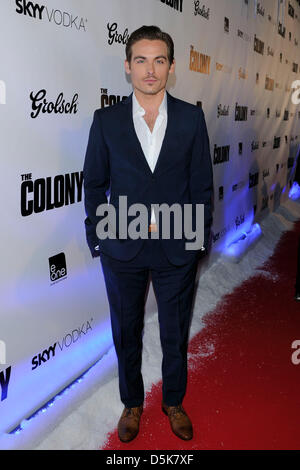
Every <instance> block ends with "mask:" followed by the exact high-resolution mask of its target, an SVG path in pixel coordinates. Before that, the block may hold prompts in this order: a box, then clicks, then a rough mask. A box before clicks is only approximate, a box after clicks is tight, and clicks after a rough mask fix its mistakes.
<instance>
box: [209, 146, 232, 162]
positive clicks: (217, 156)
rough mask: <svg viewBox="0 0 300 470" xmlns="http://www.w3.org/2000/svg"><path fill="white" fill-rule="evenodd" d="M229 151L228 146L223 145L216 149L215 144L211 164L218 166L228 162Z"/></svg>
mask: <svg viewBox="0 0 300 470" xmlns="http://www.w3.org/2000/svg"><path fill="white" fill-rule="evenodd" d="M229 151H230V145H223V146H221V147H218V146H217V144H215V146H214V158H213V164H214V165H218V164H219V163H224V162H228V161H229Z"/></svg>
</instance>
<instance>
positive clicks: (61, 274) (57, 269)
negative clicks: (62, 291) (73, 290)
mask: <svg viewBox="0 0 300 470" xmlns="http://www.w3.org/2000/svg"><path fill="white" fill-rule="evenodd" d="M49 270H50V281H51V282H52V283H53V284H55V283H57V282H58V281H61V280H62V279H65V278H66V277H67V263H66V255H65V253H58V254H57V255H55V256H51V257H50V258H49Z"/></svg>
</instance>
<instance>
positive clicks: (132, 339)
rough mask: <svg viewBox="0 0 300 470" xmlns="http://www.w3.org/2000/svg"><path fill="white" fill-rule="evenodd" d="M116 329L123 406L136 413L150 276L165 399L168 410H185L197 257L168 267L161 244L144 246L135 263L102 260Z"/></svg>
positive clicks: (151, 241) (141, 396) (141, 390)
mask: <svg viewBox="0 0 300 470" xmlns="http://www.w3.org/2000/svg"><path fill="white" fill-rule="evenodd" d="M100 260H101V264H102V270H103V274H104V279H105V284H106V290H107V296H108V301H109V305H110V315H111V326H112V334H113V340H114V345H115V349H116V354H117V357H118V367H119V388H120V397H121V401H122V402H123V403H124V405H125V406H126V407H129V408H131V407H136V406H139V405H141V404H142V403H143V401H144V384H143V378H142V374H141V363H142V334H143V326H144V308H145V302H146V297H147V288H148V284H149V274H150V275H151V279H152V284H153V290H154V293H155V297H156V301H157V308H158V320H159V328H160V342H161V347H162V353H163V362H162V384H163V386H162V398H163V401H164V403H165V404H166V405H168V406H176V405H178V404H181V403H182V401H183V398H184V395H185V392H186V385H187V347H188V333H189V326H190V320H191V313H192V305H193V297H194V290H195V278H196V273H197V266H198V257H195V258H194V259H193V260H192V261H190V262H189V263H188V264H185V265H182V266H175V265H173V264H171V263H170V262H169V261H168V258H167V257H166V255H165V253H164V251H163V248H162V246H161V243H160V240H159V239H150V238H149V239H148V240H145V245H144V247H143V248H142V249H141V251H140V252H139V253H138V254H137V255H136V257H135V258H133V259H132V260H130V261H120V260H117V259H114V258H111V257H109V256H107V255H105V254H103V253H101V255H100Z"/></svg>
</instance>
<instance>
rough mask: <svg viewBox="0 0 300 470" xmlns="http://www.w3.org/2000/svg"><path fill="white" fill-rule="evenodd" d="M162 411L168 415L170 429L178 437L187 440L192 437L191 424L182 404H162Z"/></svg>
mask: <svg viewBox="0 0 300 470" xmlns="http://www.w3.org/2000/svg"><path fill="white" fill-rule="evenodd" d="M162 411H163V412H164V413H165V414H166V415H167V416H168V417H169V421H170V425H171V429H172V431H173V433H174V434H176V436H177V437H179V438H180V439H183V440H185V441H189V440H190V439H192V437H193V426H192V423H191V421H190V418H189V417H188V415H187V414H186V412H185V411H184V409H183V407H182V405H177V406H167V405H165V404H164V403H163V404H162Z"/></svg>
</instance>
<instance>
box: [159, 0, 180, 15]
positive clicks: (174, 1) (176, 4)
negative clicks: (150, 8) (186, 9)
mask: <svg viewBox="0 0 300 470" xmlns="http://www.w3.org/2000/svg"><path fill="white" fill-rule="evenodd" d="M160 1H161V3H164V4H165V5H167V6H169V7H171V8H173V9H174V10H177V11H180V13H182V7H183V0H160Z"/></svg>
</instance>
